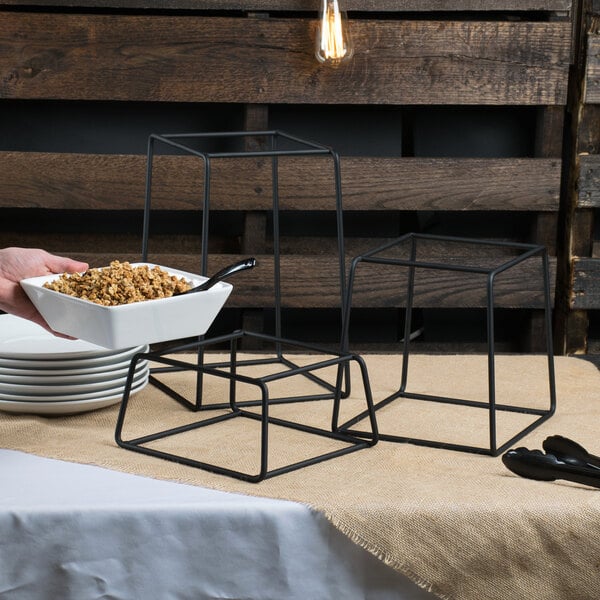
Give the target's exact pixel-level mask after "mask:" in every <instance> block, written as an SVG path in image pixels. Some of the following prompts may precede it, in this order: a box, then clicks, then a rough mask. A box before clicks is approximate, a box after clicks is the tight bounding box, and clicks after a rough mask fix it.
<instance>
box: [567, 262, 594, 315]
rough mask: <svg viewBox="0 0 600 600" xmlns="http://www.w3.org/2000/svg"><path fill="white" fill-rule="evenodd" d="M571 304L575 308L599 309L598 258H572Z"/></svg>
mask: <svg viewBox="0 0 600 600" xmlns="http://www.w3.org/2000/svg"><path fill="white" fill-rule="evenodd" d="M573 263H574V265H573V270H574V278H573V287H572V294H571V306H572V308H575V309H585V310H590V309H600V259H597V258H588V257H581V258H574V259H573Z"/></svg>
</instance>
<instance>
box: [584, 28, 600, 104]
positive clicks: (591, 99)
mask: <svg viewBox="0 0 600 600" xmlns="http://www.w3.org/2000/svg"><path fill="white" fill-rule="evenodd" d="M599 18H600V17H599ZM584 102H585V103H586V104H600V33H590V34H589V35H588V45H587V62H586V69H585V95H584Z"/></svg>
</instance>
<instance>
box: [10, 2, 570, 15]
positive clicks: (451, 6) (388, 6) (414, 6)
mask: <svg viewBox="0 0 600 600" xmlns="http://www.w3.org/2000/svg"><path fill="white" fill-rule="evenodd" d="M24 4H26V5H27V6H48V7H50V6H54V7H74V8H131V9H150V10H152V9H154V10H215V8H217V9H218V10H248V11H255V10H261V11H294V12H296V11H307V12H315V10H316V9H315V3H314V1H313V0H219V2H218V4H217V3H216V2H215V0H27V2H23V0H2V1H1V2H0V6H22V5H24ZM344 6H345V8H346V10H348V11H364V12H366V11H369V12H370V11H378V12H379V11H381V12H404V11H411V12H412V11H420V12H430V11H443V12H446V11H448V12H450V11H452V12H454V11H478V12H479V11H481V12H489V11H517V12H520V11H528V12H529V11H545V12H546V11H557V12H561V13H562V12H566V13H569V12H570V11H571V8H572V0H528V1H527V2H523V0H494V2H489V0H402V1H401V2H399V1H398V0H346V1H345V3H344Z"/></svg>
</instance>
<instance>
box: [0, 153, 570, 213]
mask: <svg viewBox="0 0 600 600" xmlns="http://www.w3.org/2000/svg"><path fill="white" fill-rule="evenodd" d="M341 165H342V187H343V193H344V208H345V209H346V210H381V211H387V210H459V211H469V210H477V211H486V210H503V211H505V210H508V211H511V210H515V211H539V212H552V211H557V210H558V205H559V192H560V169H561V163H560V160H559V159H554V158H550V159H545V158H540V159H525V158H517V159H471V158H431V159H428V158H373V157H344V158H342V163H341ZM201 167H202V166H201V165H200V161H199V160H198V159H195V158H193V157H169V156H158V157H156V161H155V167H154V168H155V171H154V174H155V182H154V185H153V198H152V200H153V208H156V209H163V210H190V209H194V208H198V207H199V206H200V201H201V196H202V194H203V189H204V188H203V171H202V168H201ZM145 168H146V157H145V156H135V155H106V154H59V153H48V154H47V153H36V152H0V181H2V182H3V185H2V186H0V207H13V208H38V207H39V208H47V209H67V210H71V209H73V210H132V209H142V208H143V204H144V193H145ZM213 168H214V171H213V180H212V182H211V206H212V208H214V209H216V210H266V209H269V208H270V206H271V202H272V200H271V187H270V186H271V183H270V181H271V179H270V176H271V166H270V162H268V161H266V160H262V161H258V162H257V161H255V160H253V159H242V160H234V159H228V160H225V161H218V160H215V161H213ZM331 179H332V175H331V163H330V161H329V160H327V159H323V158H320V159H314V158H312V159H311V158H301V159H300V158H296V159H293V160H292V159H288V160H281V161H280V192H281V202H282V207H283V208H286V209H289V210H324V209H332V206H333V205H332V201H333V188H332V182H331Z"/></svg>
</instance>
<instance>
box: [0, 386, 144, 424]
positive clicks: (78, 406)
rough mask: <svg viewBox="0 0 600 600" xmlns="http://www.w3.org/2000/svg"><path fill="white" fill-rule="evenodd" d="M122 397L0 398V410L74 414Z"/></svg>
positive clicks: (26, 412)
mask: <svg viewBox="0 0 600 600" xmlns="http://www.w3.org/2000/svg"><path fill="white" fill-rule="evenodd" d="M147 383H148V380H147V379H144V380H142V381H141V382H140V383H139V384H138V385H137V386H136V387H135V388H132V389H131V395H133V394H136V393H137V392H139V391H140V390H142V389H144V387H145V386H146V385H147ZM122 398H123V392H122V391H121V392H120V393H117V394H114V395H112V396H102V397H100V398H93V399H90V400H75V401H73V402H22V401H16V400H0V410H1V411H4V412H10V413H25V414H35V415H74V414H77V413H83V412H89V411H90V410H97V409H99V408H105V407H107V406H111V405H113V404H117V403H118V402H120V401H121V399H122Z"/></svg>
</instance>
